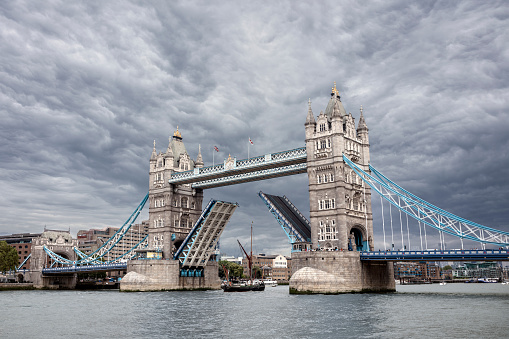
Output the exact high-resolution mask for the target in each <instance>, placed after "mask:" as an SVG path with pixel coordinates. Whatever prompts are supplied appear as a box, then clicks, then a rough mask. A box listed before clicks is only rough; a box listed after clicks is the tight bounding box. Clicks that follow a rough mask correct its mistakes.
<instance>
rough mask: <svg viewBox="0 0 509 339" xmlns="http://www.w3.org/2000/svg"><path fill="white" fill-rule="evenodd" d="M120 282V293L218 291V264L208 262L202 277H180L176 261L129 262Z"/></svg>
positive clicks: (219, 286)
mask: <svg viewBox="0 0 509 339" xmlns="http://www.w3.org/2000/svg"><path fill="white" fill-rule="evenodd" d="M127 272H128V273H127V274H126V275H125V276H124V278H122V280H121V281H120V290H121V291H163V290H196V289H220V288H221V280H220V279H219V276H218V264H217V263H216V262H209V263H208V264H207V266H206V267H205V270H204V276H203V277H180V269H179V262H178V261H177V260H131V261H129V262H128V264H127Z"/></svg>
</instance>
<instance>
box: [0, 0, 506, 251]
mask: <svg viewBox="0 0 509 339" xmlns="http://www.w3.org/2000/svg"><path fill="white" fill-rule="evenodd" d="M508 17H509V4H508V3H507V2H506V1H418V2H415V3H411V2H409V1H367V2H359V1H329V2H326V1H321V2H300V3H298V2H290V1H278V2H273V1H250V2H249V3H241V2H237V1H231V2H226V1H217V2H214V1H203V2H187V1H186V2H184V1H182V2H164V1H159V2H153V3H151V4H150V3H148V2H139V1H133V2H128V1H106V2H104V1H83V2H79V1H42V2H25V1H3V2H1V3H0V46H1V48H0V118H1V124H0V188H1V196H0V233H19V232H42V231H43V229H44V227H45V226H46V227H47V228H51V229H68V228H70V229H71V232H72V233H73V234H74V235H75V234H76V232H77V231H78V230H80V229H88V228H102V227H105V226H116V227H119V226H121V225H122V224H123V223H124V221H125V220H126V219H127V217H128V216H129V215H130V214H131V213H132V211H133V210H134V209H135V208H136V206H137V205H138V204H139V202H140V201H141V200H142V198H143V197H144V196H145V194H146V193H147V191H148V168H149V158H150V154H151V152H152V147H153V140H155V141H156V147H157V150H158V151H161V150H165V149H166V146H167V144H168V137H169V136H170V135H173V132H174V131H175V130H176V128H177V125H178V127H179V131H180V132H181V133H182V137H183V140H184V142H185V145H186V148H187V150H188V152H189V153H190V155H191V157H193V158H196V155H197V153H198V145H199V144H201V147H202V154H203V158H204V161H205V164H206V165H211V164H212V152H213V146H214V145H217V147H218V148H219V150H220V152H219V153H216V154H215V162H216V163H217V162H220V161H223V159H224V158H225V157H228V154H231V155H232V156H235V157H237V158H238V159H243V158H246V157H247V142H248V138H249V137H250V138H251V139H252V140H253V142H254V145H253V146H251V148H250V151H249V152H250V155H251V156H254V155H263V154H266V153H270V152H275V151H282V150H287V149H292V148H296V147H302V146H304V122H305V119H306V114H307V110H308V99H309V98H310V99H311V101H312V109H313V112H314V113H315V115H318V114H319V113H320V111H321V110H325V107H326V105H327V102H328V99H329V97H330V90H331V87H332V85H333V82H334V81H336V82H337V88H338V90H339V92H340V95H341V98H342V102H343V104H344V106H345V109H346V110H347V112H352V114H353V116H354V117H355V118H356V122H358V117H359V107H360V105H363V108H364V116H365V119H366V123H367V125H368V128H369V137H370V143H371V163H372V165H373V166H375V167H376V168H377V169H378V170H380V171H381V172H382V173H384V174H385V175H386V176H388V177H389V178H391V179H392V180H394V181H395V182H397V183H398V184H400V185H401V186H403V187H405V188H406V189H407V190H409V191H411V192H412V193H414V194H416V195H418V196H420V197H421V198H423V199H425V200H427V201H429V202H431V203H433V204H435V205H437V206H439V207H441V208H443V209H445V210H447V211H449V212H451V213H454V214H457V215H459V216H461V217H463V218H466V219H469V220H472V221H475V222H478V223H480V224H483V225H486V226H489V227H493V228H497V229H502V230H506V231H509V221H508V220H509V179H508V178H509V170H508V168H509V155H508V149H509V117H508V114H507V112H508V110H509V96H508V84H509V22H508ZM307 182H308V181H307V175H306V174H300V175H297V176H291V177H285V178H279V179H271V180H268V181H260V182H254V183H249V184H243V185H236V186H229V187H224V188H218V189H211V190H207V191H205V201H208V200H209V199H210V198H216V199H221V200H226V201H235V202H238V203H239V204H240V208H239V209H237V211H236V212H235V216H234V217H233V219H232V220H231V222H230V223H229V224H228V226H227V229H226V230H225V231H224V233H223V236H222V238H221V248H222V251H223V252H226V253H228V254H231V255H240V251H239V250H238V248H237V245H236V239H240V240H241V241H247V239H248V238H249V224H250V223H251V221H253V222H254V228H255V230H254V234H255V252H265V253H270V254H276V253H283V254H289V253H290V246H289V244H288V241H287V239H286V236H285V234H284V233H283V231H282V229H281V228H280V226H279V225H278V224H277V222H276V221H275V219H274V218H273V217H272V215H271V214H270V213H269V211H268V209H267V208H266V207H265V205H264V204H263V202H262V201H261V199H260V198H259V197H258V195H257V193H258V192H259V191H260V190H262V191H263V192H267V193H270V194H277V195H286V196H287V197H288V198H290V200H292V201H293V202H294V203H295V204H296V205H297V207H299V208H300V209H301V210H302V211H303V212H304V214H305V215H309V197H308V192H307ZM386 207H387V206H385V207H384V208H386ZM373 210H374V219H375V222H374V223H375V234H376V239H375V247H376V248H383V246H384V245H383V237H382V233H381V214H380V202H379V197H374V199H373ZM147 218H148V210H147V211H145V212H144V213H143V214H142V216H141V218H140V220H143V219H147ZM398 222H399V219H398ZM398 225H399V224H398ZM411 234H412V241H413V242H414V245H416V242H418V240H416V239H417V238H416V237H417V236H418V234H419V230H418V228H415V227H414V228H413V229H412V230H411ZM429 234H430V237H431V231H430V233H429ZM405 237H406V235H405ZM430 241H431V240H430ZM450 242H451V243H452V239H451V240H450ZM476 246H479V245H476ZM429 247H432V246H429ZM433 247H436V245H433Z"/></svg>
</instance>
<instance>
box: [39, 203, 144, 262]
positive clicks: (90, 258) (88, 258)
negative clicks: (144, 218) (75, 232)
mask: <svg viewBox="0 0 509 339" xmlns="http://www.w3.org/2000/svg"><path fill="white" fill-rule="evenodd" d="M147 200H148V193H147V195H146V196H145V197H144V198H143V200H142V201H141V203H140V204H139V205H138V207H137V208H136V209H135V210H134V212H133V213H132V214H131V215H130V216H129V218H128V219H127V220H126V222H125V223H124V224H123V225H122V227H120V228H119V229H118V231H117V232H115V234H114V235H113V236H112V237H111V238H110V239H108V241H106V242H105V243H104V244H102V246H101V247H99V248H98V249H97V250H96V251H94V252H93V253H92V254H90V255H86V254H85V253H83V252H81V251H80V250H79V249H77V248H76V247H74V248H73V250H74V252H75V253H76V255H77V256H78V257H79V258H80V259H79V260H69V259H66V258H64V257H62V256H60V255H58V254H56V253H54V252H52V251H51V250H49V249H48V248H47V247H46V246H44V251H45V252H46V253H47V254H48V255H49V256H50V257H51V258H52V259H53V260H54V262H55V263H59V264H63V265H99V264H101V265H102V264H104V263H115V262H122V261H127V260H129V259H131V258H133V257H134V256H136V252H135V250H136V249H138V248H143V247H146V246H147V245H148V235H147V236H145V238H143V239H142V240H141V241H140V242H138V244H136V245H135V246H134V247H132V248H130V249H129V250H128V251H127V252H125V253H123V254H122V255H120V256H118V257H115V258H113V259H111V260H108V261H105V260H104V259H103V258H104V257H105V256H106V255H107V254H108V253H110V252H111V250H112V249H113V248H114V247H115V246H116V245H117V244H118V243H119V241H120V240H122V238H123V237H124V236H125V235H126V234H127V232H128V231H129V229H130V228H131V226H132V225H133V224H134V222H135V221H136V219H137V218H138V216H139V215H140V213H141V211H142V209H143V207H144V206H145V203H146V202H147Z"/></svg>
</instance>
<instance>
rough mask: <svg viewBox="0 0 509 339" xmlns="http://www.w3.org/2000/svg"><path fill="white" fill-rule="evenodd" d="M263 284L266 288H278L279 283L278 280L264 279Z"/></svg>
mask: <svg viewBox="0 0 509 339" xmlns="http://www.w3.org/2000/svg"><path fill="white" fill-rule="evenodd" d="M262 281H263V284H264V285H265V286H271V287H276V286H277V281H276V280H272V279H263V280H262Z"/></svg>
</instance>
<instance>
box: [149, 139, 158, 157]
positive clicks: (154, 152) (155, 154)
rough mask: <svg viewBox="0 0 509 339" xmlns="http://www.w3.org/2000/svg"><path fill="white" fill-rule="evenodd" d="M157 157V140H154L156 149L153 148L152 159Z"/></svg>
mask: <svg viewBox="0 0 509 339" xmlns="http://www.w3.org/2000/svg"><path fill="white" fill-rule="evenodd" d="M156 157H157V152H156V141H155V140H154V149H153V150H152V155H151V156H150V160H152V159H155V158H156Z"/></svg>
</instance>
